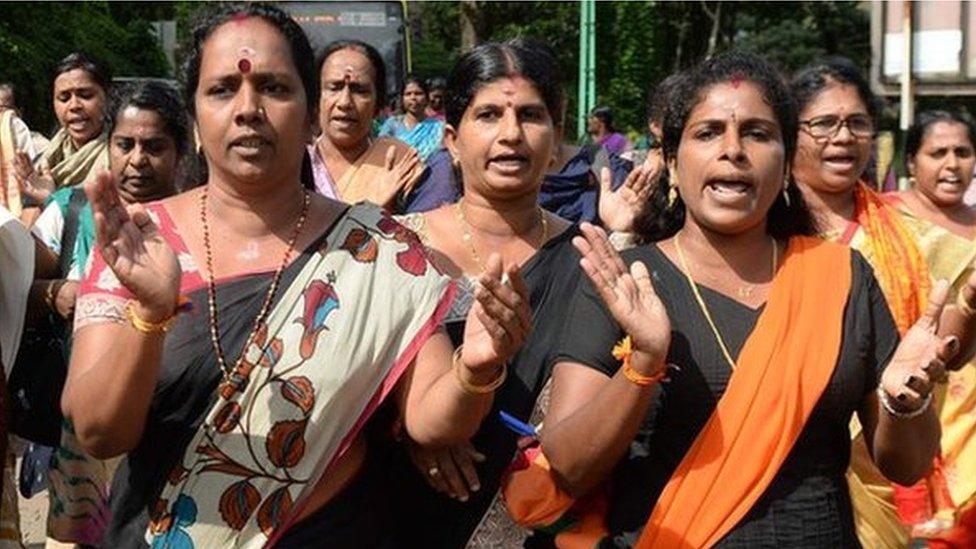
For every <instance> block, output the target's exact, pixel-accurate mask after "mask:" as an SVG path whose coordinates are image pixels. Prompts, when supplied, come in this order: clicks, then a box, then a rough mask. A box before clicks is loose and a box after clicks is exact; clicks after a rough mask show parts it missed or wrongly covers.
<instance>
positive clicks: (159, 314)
mask: <svg viewBox="0 0 976 549" xmlns="http://www.w3.org/2000/svg"><path fill="white" fill-rule="evenodd" d="M85 194H86V195H88V201H89V203H90V204H91V207H92V213H93V214H94V218H95V233H96V242H97V245H98V247H99V249H100V250H101V252H102V256H103V257H104V258H105V263H106V264H107V265H108V266H109V268H111V269H112V272H114V273H115V276H116V277H117V278H118V279H119V282H121V283H122V285H123V286H125V288H126V289H128V290H129V291H130V292H132V293H133V294H134V295H135V298H136V300H137V301H138V302H139V305H140V306H141V308H142V309H143V311H144V312H145V313H146V314H147V316H148V318H146V320H150V321H153V320H160V319H162V318H166V317H168V316H169V315H170V314H172V311H173V308H174V307H175V306H176V300H177V297H178V296H179V291H180V278H181V271H180V264H179V261H178V260H177V257H176V253H175V252H174V251H173V249H172V248H171V247H170V245H169V244H168V243H167V242H166V240H165V239H164V238H163V237H162V235H161V234H159V231H158V230H157V227H156V224H155V223H153V221H152V219H151V218H150V217H149V214H148V212H146V210H145V208H143V207H142V205H140V204H132V205H129V206H126V205H125V204H123V203H122V201H121V200H120V199H119V194H118V190H117V189H116V186H115V182H114V181H113V180H112V177H111V175H109V174H108V173H107V172H102V173H101V174H99V175H98V177H96V178H95V179H94V180H93V181H90V182H88V183H86V184H85Z"/></svg>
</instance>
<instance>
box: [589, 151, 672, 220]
mask: <svg viewBox="0 0 976 549" xmlns="http://www.w3.org/2000/svg"><path fill="white" fill-rule="evenodd" d="M663 166H664V162H663V160H662V159H661V153H660V150H659V149H654V150H652V151H651V152H650V153H648V155H647V160H645V161H644V163H643V164H641V165H639V166H636V167H635V168H634V169H633V170H631V171H630V174H628V175H627V179H625V180H624V182H623V184H622V185H620V187H619V188H618V189H617V190H616V191H615V190H613V188H612V184H613V174H612V173H611V171H610V168H607V167H604V168H602V169H601V170H600V202H599V205H598V210H599V215H600V220H601V221H602V222H603V226H604V227H606V228H607V229H609V230H611V231H616V232H632V231H633V229H634V221H635V220H636V219H637V216H639V215H640V214H641V212H643V211H644V208H646V207H647V201H648V199H650V197H651V192H652V191H653V190H654V185H655V183H657V180H658V178H659V177H661V172H662V169H663Z"/></svg>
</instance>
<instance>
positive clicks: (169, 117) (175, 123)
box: [105, 80, 190, 156]
mask: <svg viewBox="0 0 976 549" xmlns="http://www.w3.org/2000/svg"><path fill="white" fill-rule="evenodd" d="M128 107H136V108H138V109H145V110H150V111H153V112H155V113H156V114H158V115H159V117H160V118H162V120H163V124H164V125H165V127H166V133H167V134H168V135H169V136H170V137H171V138H172V139H173V142H174V143H175V144H176V152H177V154H178V155H179V156H183V155H184V154H186V152H187V151H188V150H189V146H190V121H189V118H188V117H187V115H186V108H184V106H183V101H182V100H180V94H179V92H178V91H177V90H176V89H174V88H173V87H172V86H170V85H168V84H164V83H162V82H159V81H157V80H145V81H141V82H133V83H128V84H124V85H123V86H121V87H120V88H118V89H116V90H115V92H114V93H113V94H112V98H111V100H110V101H109V106H108V110H107V115H108V116H107V117H106V122H105V124H106V129H107V130H108V134H109V135H112V133H113V132H114V131H115V125H116V123H118V117H119V115H120V114H121V113H122V111H124V110H125V109H127V108H128Z"/></svg>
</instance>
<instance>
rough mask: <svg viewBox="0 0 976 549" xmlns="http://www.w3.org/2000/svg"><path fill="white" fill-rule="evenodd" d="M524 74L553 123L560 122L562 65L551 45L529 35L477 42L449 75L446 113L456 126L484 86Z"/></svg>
mask: <svg viewBox="0 0 976 549" xmlns="http://www.w3.org/2000/svg"><path fill="white" fill-rule="evenodd" d="M515 75H518V76H522V77H525V78H526V79H527V80H529V81H530V82H532V86H533V87H535V89H536V91H538V92H539V95H541V96H542V100H543V102H544V103H545V104H546V109H547V110H548V111H549V116H550V118H552V120H553V124H556V125H558V124H559V116H560V114H561V112H562V104H563V88H562V75H561V74H560V72H559V65H558V64H557V63H556V58H555V56H554V55H553V54H552V50H550V49H549V47H548V46H546V45H545V44H542V43H541V42H537V41H535V40H530V39H526V38H516V39H513V40H509V41H507V42H488V43H485V44H481V45H478V46H475V47H474V48H473V49H471V50H470V51H468V52H467V53H465V54H464V55H462V56H461V58H460V59H458V61H457V63H455V64H454V68H453V69H452V70H451V74H450V75H449V76H448V78H447V90H446V93H445V94H444V107H445V108H444V113H445V118H446V119H447V123H448V124H450V125H452V126H454V127H455V128H457V127H458V125H459V124H460V123H461V118H462V117H463V116H464V111H465V110H467V108H468V105H470V104H471V100H472V99H474V96H475V95H476V94H477V93H478V90H480V89H481V87H482V86H484V85H486V84H489V83H491V82H494V81H495V80H498V79H499V78H504V77H506V76H515Z"/></svg>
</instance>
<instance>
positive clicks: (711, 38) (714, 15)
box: [701, 2, 722, 59]
mask: <svg viewBox="0 0 976 549" xmlns="http://www.w3.org/2000/svg"><path fill="white" fill-rule="evenodd" d="M701 5H702V11H704V12H705V15H707V16H708V18H709V19H711V20H712V31H711V32H710V33H709V34H708V50H707V51H706V52H705V59H710V58H711V57H712V56H713V55H715V47H716V46H718V31H719V30H720V29H721V28H722V2H716V3H715V11H714V12H713V11H710V10H709V9H708V4H707V3H705V2H702V3H701Z"/></svg>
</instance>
